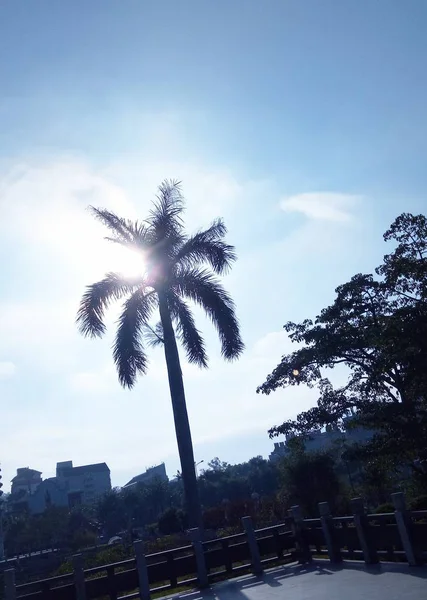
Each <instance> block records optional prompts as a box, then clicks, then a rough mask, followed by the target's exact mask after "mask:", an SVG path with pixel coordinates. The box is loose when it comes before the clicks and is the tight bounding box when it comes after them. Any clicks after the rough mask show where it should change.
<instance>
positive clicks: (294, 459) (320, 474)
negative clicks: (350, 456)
mask: <svg viewBox="0 0 427 600" xmlns="http://www.w3.org/2000/svg"><path fill="white" fill-rule="evenodd" d="M279 464H280V467H279V468H280V471H281V478H282V490H281V496H282V499H283V500H284V502H285V504H287V506H291V505H293V504H298V505H300V506H301V507H302V509H303V511H304V513H305V514H306V515H309V516H312V517H317V516H318V514H319V511H318V503H319V502H329V503H330V506H331V507H332V508H333V509H336V508H337V505H338V501H339V499H340V492H341V484H340V480H339V478H338V475H337V473H336V470H335V463H334V460H333V458H332V456H331V455H330V454H327V453H321V452H318V453H316V452H301V451H293V452H291V454H290V455H289V456H288V457H286V458H283V459H282V460H281V461H280V463H279Z"/></svg>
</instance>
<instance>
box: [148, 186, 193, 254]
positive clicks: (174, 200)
mask: <svg viewBox="0 0 427 600" xmlns="http://www.w3.org/2000/svg"><path fill="white" fill-rule="evenodd" d="M183 211H184V198H183V197H182V194H181V182H179V181H174V180H170V181H169V180H165V181H163V182H162V183H161V184H160V186H159V189H158V194H157V199H156V201H155V202H154V206H153V208H152V209H151V211H150V214H149V217H148V219H147V223H148V225H149V226H150V228H151V230H152V231H153V233H154V236H155V238H156V242H157V243H161V242H165V241H166V240H168V239H170V241H171V242H173V244H176V243H178V242H179V241H181V240H182V239H183V238H182V230H183V226H184V223H183V220H182V212H183Z"/></svg>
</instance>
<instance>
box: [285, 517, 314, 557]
mask: <svg viewBox="0 0 427 600" xmlns="http://www.w3.org/2000/svg"><path fill="white" fill-rule="evenodd" d="M289 512H290V514H291V517H292V519H291V527H292V530H293V533H294V536H295V544H296V549H297V558H298V562H299V563H300V564H305V563H310V562H311V561H312V560H313V559H312V556H311V551H310V546H309V544H308V541H307V537H306V533H305V527H304V518H303V516H302V511H301V507H300V506H291V510H290V511H289Z"/></svg>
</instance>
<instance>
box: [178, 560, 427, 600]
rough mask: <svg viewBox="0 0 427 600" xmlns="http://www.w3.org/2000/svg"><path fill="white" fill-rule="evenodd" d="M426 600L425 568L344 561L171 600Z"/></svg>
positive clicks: (279, 571) (278, 571)
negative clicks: (343, 564)
mask: <svg viewBox="0 0 427 600" xmlns="http://www.w3.org/2000/svg"><path fill="white" fill-rule="evenodd" d="M172 598H173V599H174V600H178V599H179V600H288V599H289V600H361V599H362V600H427V567H409V566H408V565H393V564H390V563H388V564H382V565H381V566H374V567H364V566H362V565H359V564H355V563H351V562H346V563H345V566H342V567H334V566H331V565H330V564H329V562H327V561H325V562H321V561H316V563H315V564H313V566H310V567H301V566H296V565H289V566H285V567H276V568H274V569H270V570H268V571H266V572H265V573H264V575H263V576H262V577H260V578H257V577H254V576H245V577H239V578H236V579H232V580H229V581H225V582H222V583H218V584H217V585H215V586H213V587H212V588H211V589H209V590H205V591H203V592H200V591H195V592H186V593H182V594H178V595H174V596H171V597H170V600H172Z"/></svg>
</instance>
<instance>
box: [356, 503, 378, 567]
mask: <svg viewBox="0 0 427 600" xmlns="http://www.w3.org/2000/svg"><path fill="white" fill-rule="evenodd" d="M351 507H352V510H353V517H354V524H355V526H356V530H357V535H358V538H359V542H360V546H361V548H362V552H363V558H364V559H365V563H366V564H367V565H375V564H377V562H378V554H377V551H376V549H375V545H374V541H373V539H372V531H371V530H370V528H369V523H368V519H367V517H366V513H365V508H364V506H363V499H362V498H353V499H352V500H351Z"/></svg>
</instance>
